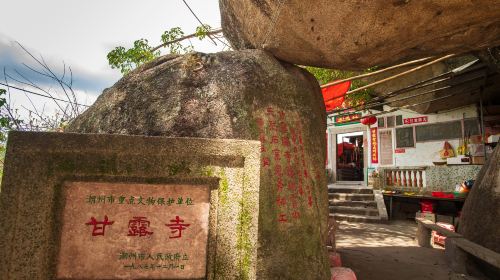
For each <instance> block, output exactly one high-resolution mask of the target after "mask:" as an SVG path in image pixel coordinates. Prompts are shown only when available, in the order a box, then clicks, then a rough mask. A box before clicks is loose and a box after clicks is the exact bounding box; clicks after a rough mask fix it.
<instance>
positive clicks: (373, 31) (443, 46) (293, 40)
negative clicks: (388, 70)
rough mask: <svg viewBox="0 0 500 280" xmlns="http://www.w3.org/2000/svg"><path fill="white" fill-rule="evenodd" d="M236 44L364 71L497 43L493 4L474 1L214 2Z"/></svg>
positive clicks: (497, 13)
mask: <svg viewBox="0 0 500 280" xmlns="http://www.w3.org/2000/svg"><path fill="white" fill-rule="evenodd" d="M219 4H220V10H221V16H222V28H223V30H224V35H225V36H226V38H228V40H229V41H230V42H231V44H232V45H233V46H234V47H235V48H236V49H247V48H263V49H265V50H267V51H269V52H271V53H272V54H273V55H275V56H276V57H278V58H279V59H282V60H284V61H288V62H290V63H295V64H300V65H311V66H318V67H325V68H336V69H351V70H355V69H366V68H368V67H371V66H375V65H378V66H380V65H387V64H394V63H396V62H400V61H406V60H411V59H413V58H417V57H425V56H435V55H441V54H445V53H465V52H469V51H472V50H481V49H485V48H487V47H494V46H498V45H500V3H499V2H498V1H497V0H479V1H467V0H456V1H438V0H424V1H409V0H394V1H383V0H372V1H359V0H356V1H340V0H335V1H329V0H315V1H302V0H289V1H284V0H259V1H257V0H220V1H219Z"/></svg>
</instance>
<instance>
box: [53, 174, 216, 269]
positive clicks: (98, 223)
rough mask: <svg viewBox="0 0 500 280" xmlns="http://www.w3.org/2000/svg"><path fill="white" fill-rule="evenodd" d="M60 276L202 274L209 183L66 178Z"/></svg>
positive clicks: (205, 258) (204, 266)
mask: <svg viewBox="0 0 500 280" xmlns="http://www.w3.org/2000/svg"><path fill="white" fill-rule="evenodd" d="M63 198H64V199H65V203H64V209H63V212H62V233H61V244H60V249H59V254H58V259H57V273H56V276H57V278H59V279H202V278H205V277H206V271H207V267H206V264H207V241H208V228H209V210H210V203H209V202H210V187H209V186H208V185H173V184H139V183H137V184H136V183H103V182H66V183H65V184H64V187H63Z"/></svg>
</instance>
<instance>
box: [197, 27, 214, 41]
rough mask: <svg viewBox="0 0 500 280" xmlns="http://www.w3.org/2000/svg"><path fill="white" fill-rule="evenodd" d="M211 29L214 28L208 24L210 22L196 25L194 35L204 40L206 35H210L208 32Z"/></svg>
mask: <svg viewBox="0 0 500 280" xmlns="http://www.w3.org/2000/svg"><path fill="white" fill-rule="evenodd" d="M211 30H212V27H210V25H208V24H204V25H200V26H198V27H196V32H195V33H194V35H195V36H196V38H198V39H200V40H203V39H205V37H207V36H208V33H209V32H210V31H211Z"/></svg>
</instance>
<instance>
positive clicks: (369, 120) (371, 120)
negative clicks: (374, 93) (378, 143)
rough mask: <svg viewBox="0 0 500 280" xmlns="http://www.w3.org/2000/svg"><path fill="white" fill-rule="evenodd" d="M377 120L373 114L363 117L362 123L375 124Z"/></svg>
mask: <svg viewBox="0 0 500 280" xmlns="http://www.w3.org/2000/svg"><path fill="white" fill-rule="evenodd" d="M376 122H377V117H374V116H371V117H366V118H362V119H361V123H362V124H364V125H367V126H370V125H372V124H375V123H376Z"/></svg>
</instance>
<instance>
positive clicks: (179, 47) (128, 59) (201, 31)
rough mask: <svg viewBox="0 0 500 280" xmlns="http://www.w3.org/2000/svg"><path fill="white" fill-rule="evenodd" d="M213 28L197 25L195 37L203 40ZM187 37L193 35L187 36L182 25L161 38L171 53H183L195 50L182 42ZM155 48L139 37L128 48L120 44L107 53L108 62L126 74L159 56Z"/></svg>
mask: <svg viewBox="0 0 500 280" xmlns="http://www.w3.org/2000/svg"><path fill="white" fill-rule="evenodd" d="M211 30H212V28H211V27H210V25H208V24H204V25H202V26H198V27H196V32H195V33H194V37H196V38H198V39H200V40H203V39H205V38H206V37H207V36H208V34H209V32H210V31H211ZM186 37H188V38H191V37H193V35H191V36H185V35H184V31H182V29H181V28H180V27H173V28H171V29H170V30H166V31H165V32H163V34H162V35H161V38H160V40H161V42H162V45H163V46H164V47H168V49H169V52H170V53H171V54H183V53H188V52H191V51H193V46H192V45H188V46H184V45H183V44H182V43H181V42H182V41H183V39H186ZM154 49H155V48H154V47H152V46H150V45H149V42H148V40H146V39H139V40H136V41H135V42H134V46H133V47H132V48H129V49H126V48H125V47H122V46H119V47H116V48H115V49H114V50H112V51H110V52H109V53H108V55H107V58H108V63H109V65H110V66H111V68H113V69H119V70H120V72H121V73H122V74H124V75H125V74H127V73H129V72H130V71H132V70H133V69H135V68H136V67H138V66H140V65H142V64H144V63H146V62H149V61H151V60H153V59H155V58H157V57H159V56H160V51H159V50H158V51H153V50H154Z"/></svg>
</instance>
